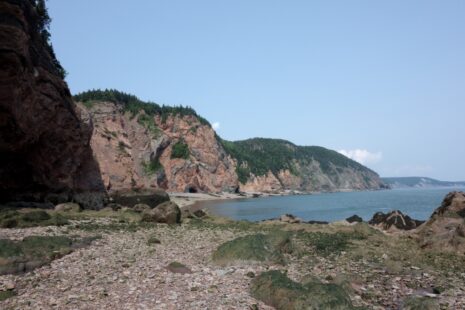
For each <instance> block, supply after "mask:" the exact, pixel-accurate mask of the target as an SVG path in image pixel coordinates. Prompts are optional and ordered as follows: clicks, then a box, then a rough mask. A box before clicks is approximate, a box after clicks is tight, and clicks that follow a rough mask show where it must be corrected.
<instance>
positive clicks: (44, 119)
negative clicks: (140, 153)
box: [0, 0, 103, 201]
mask: <svg viewBox="0 0 465 310" xmlns="http://www.w3.org/2000/svg"><path fill="white" fill-rule="evenodd" d="M38 20H39V17H38V15H37V12H36V10H35V9H34V6H33V5H32V1H24V0H22V1H20V0H4V1H1V2H0V64H1V65H0V162H1V165H0V197H1V199H2V200H4V201H6V200H18V199H20V200H29V201H30V200H43V199H44V197H43V195H44V194H45V193H50V192H66V191H68V192H69V191H86V190H96V191H99V190H102V189H103V187H102V182H101V180H100V174H99V172H98V166H96V165H95V161H94V160H93V157H92V152H91V149H90V147H89V141H90V137H91V134H92V123H84V122H82V121H81V118H80V115H79V114H80V113H79V111H77V110H76V108H75V105H74V103H73V101H72V99H71V95H70V92H69V89H68V87H67V85H66V83H65V82H64V81H63V79H62V77H61V76H60V72H59V71H58V70H57V67H56V59H55V58H54V55H53V54H52V53H53V50H52V49H51V48H50V46H49V45H48V44H47V42H46V41H45V39H44V37H43V35H42V34H41V33H40V29H38ZM31 193H32V196H28V197H26V196H27V195H31ZM25 198H27V199H25ZM30 198H34V199H30Z"/></svg>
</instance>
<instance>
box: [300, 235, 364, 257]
mask: <svg viewBox="0 0 465 310" xmlns="http://www.w3.org/2000/svg"><path fill="white" fill-rule="evenodd" d="M297 238H299V239H300V240H302V241H303V242H304V243H305V244H306V245H309V246H312V247H314V249H315V251H316V252H317V253H318V254H319V255H322V256H328V255H335V254H339V253H341V252H342V251H345V250H347V249H348V248H349V246H350V241H351V240H362V239H366V238H367V237H366V236H365V235H364V234H362V233H359V232H336V233H323V232H300V233H298V234H297Z"/></svg>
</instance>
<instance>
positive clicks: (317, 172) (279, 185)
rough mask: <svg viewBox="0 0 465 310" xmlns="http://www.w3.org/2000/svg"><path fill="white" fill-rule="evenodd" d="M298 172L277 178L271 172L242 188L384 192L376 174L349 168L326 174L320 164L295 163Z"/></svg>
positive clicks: (255, 177) (251, 180)
mask: <svg viewBox="0 0 465 310" xmlns="http://www.w3.org/2000/svg"><path fill="white" fill-rule="evenodd" d="M295 167H296V169H295V170H296V172H294V173H293V172H291V171H289V170H280V171H279V173H277V174H276V175H275V174H273V173H272V172H271V171H268V174H266V175H265V176H255V175H253V176H252V177H251V178H249V179H248V181H247V183H245V184H241V186H240V188H241V190H243V191H246V192H267V193H273V192H282V191H298V192H331V191H353V190H368V189H381V188H383V183H382V181H381V179H380V178H379V176H378V175H377V174H376V173H373V172H370V171H360V170H356V169H352V168H349V167H336V166H332V167H331V168H330V170H329V171H323V170H322V169H321V167H320V165H319V163H318V162H317V161H312V162H310V163H299V162H297V161H296V162H295Z"/></svg>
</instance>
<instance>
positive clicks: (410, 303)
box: [402, 297, 440, 310]
mask: <svg viewBox="0 0 465 310" xmlns="http://www.w3.org/2000/svg"><path fill="white" fill-rule="evenodd" d="M402 309H404V310H436V309H440V307H439V303H438V301H437V300H435V299H433V298H429V297H408V298H406V300H405V301H404V306H403V307H402Z"/></svg>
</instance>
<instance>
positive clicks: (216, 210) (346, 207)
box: [201, 187, 465, 222]
mask: <svg viewBox="0 0 465 310" xmlns="http://www.w3.org/2000/svg"><path fill="white" fill-rule="evenodd" d="M451 191H465V188H450V187H447V188H408V189H392V190H380V191H360V192H341V193H321V194H320V193H319V194H312V195H295V196H272V197H263V198H250V199H249V198H247V199H234V200H217V201H205V202H201V207H202V208H205V209H207V210H208V211H209V212H211V213H212V214H215V215H219V216H223V217H228V218H231V219H234V220H248V221H261V220H266V219H272V218H278V217H279V216H281V215H282V214H292V215H295V216H297V217H300V218H302V219H303V220H305V221H310V220H313V221H326V222H335V221H340V220H344V219H346V218H348V217H350V216H352V215H354V214H356V215H358V216H360V217H362V218H363V219H364V220H365V221H368V220H370V219H371V218H372V217H373V214H374V213H376V212H378V211H381V212H384V213H386V212H389V211H391V210H400V211H402V213H404V214H407V215H409V216H410V217H412V218H414V219H417V220H426V219H428V218H429V217H430V216H431V214H432V212H433V211H434V210H435V209H436V208H437V207H438V206H440V204H441V202H442V200H443V199H444V197H445V196H446V194H447V193H449V192H451Z"/></svg>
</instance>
